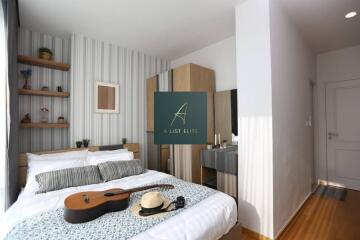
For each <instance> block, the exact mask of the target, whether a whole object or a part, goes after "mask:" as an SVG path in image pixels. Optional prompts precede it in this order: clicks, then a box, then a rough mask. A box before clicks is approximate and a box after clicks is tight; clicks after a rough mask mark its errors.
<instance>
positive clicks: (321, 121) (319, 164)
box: [314, 77, 360, 185]
mask: <svg viewBox="0 0 360 240" xmlns="http://www.w3.org/2000/svg"><path fill="white" fill-rule="evenodd" d="M354 80H360V78H359V77H357V78H352V79H341V80H335V81H329V82H317V84H316V91H315V92H316V97H315V100H316V103H315V106H314V107H315V119H316V122H315V166H314V167H315V169H314V170H315V176H316V179H318V181H317V183H318V184H324V185H328V184H331V182H329V178H328V161H327V121H326V120H327V119H326V86H327V85H328V84H331V83H339V82H345V81H354Z"/></svg>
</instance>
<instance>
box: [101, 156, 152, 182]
mask: <svg viewBox="0 0 360 240" xmlns="http://www.w3.org/2000/svg"><path fill="white" fill-rule="evenodd" d="M98 167H99V171H100V174H101V177H102V179H103V180H104V182H107V181H111V180H114V179H119V178H123V177H128V176H132V175H138V174H141V173H144V172H145V169H144V168H143V167H142V164H141V162H140V160H130V161H108V162H104V163H100V164H98Z"/></svg>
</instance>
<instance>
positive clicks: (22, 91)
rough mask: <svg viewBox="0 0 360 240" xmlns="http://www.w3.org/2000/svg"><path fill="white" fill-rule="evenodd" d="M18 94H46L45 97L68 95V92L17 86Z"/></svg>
mask: <svg viewBox="0 0 360 240" xmlns="http://www.w3.org/2000/svg"><path fill="white" fill-rule="evenodd" d="M18 93H19V94H20V95H33V96H46V97H69V96H70V93H69V92H55V91H43V90H39V89H23V88H19V89H18Z"/></svg>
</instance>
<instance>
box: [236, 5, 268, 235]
mask: <svg viewBox="0 0 360 240" xmlns="http://www.w3.org/2000/svg"><path fill="white" fill-rule="evenodd" d="M236 64H237V89H238V126H239V141H238V146H239V164H238V167H239V171H238V172H239V174H238V178H239V184H238V186H239V222H240V223H241V224H242V225H243V226H244V227H245V228H248V229H250V230H252V231H255V232H258V233H261V234H262V235H265V236H268V237H270V238H272V237H273V154H272V146H273V144H272V99H271V56H270V16H269V0H248V1H244V2H243V3H242V4H240V5H238V6H237V7H236Z"/></svg>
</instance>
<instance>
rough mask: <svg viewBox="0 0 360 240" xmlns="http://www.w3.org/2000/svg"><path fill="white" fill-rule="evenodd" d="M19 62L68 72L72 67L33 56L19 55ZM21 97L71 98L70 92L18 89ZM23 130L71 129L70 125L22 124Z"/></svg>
mask: <svg viewBox="0 0 360 240" xmlns="http://www.w3.org/2000/svg"><path fill="white" fill-rule="evenodd" d="M17 61H18V62H19V63H23V64H28V65H33V66H38V67H45V68H51V69H56V70H61V71H68V70H69V69H70V65H69V64H66V63H62V62H56V61H52V60H45V59H40V58H35V57H31V56H24V55H18V56H17ZM18 93H19V94H20V95H30V96H43V97H69V96H70V93H69V92H55V91H42V90H40V89H22V88H19V89H18ZM20 127H21V128H69V124H68V123H20Z"/></svg>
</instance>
